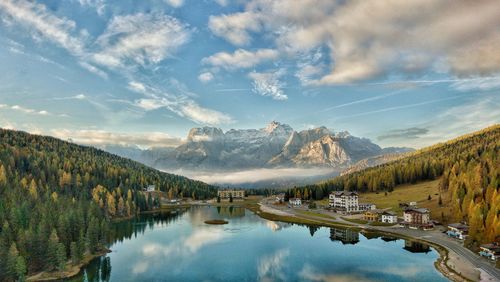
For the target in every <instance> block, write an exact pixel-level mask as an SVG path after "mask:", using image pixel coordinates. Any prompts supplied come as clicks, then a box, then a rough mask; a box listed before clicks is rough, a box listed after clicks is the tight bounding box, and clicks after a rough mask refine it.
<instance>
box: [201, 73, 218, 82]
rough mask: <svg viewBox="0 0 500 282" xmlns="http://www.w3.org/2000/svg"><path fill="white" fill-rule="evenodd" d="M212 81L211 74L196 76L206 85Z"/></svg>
mask: <svg viewBox="0 0 500 282" xmlns="http://www.w3.org/2000/svg"><path fill="white" fill-rule="evenodd" d="M213 79H214V75H213V74H212V73H211V72H203V73H200V75H198V80H199V81H201V82H203V83H207V82H209V81H212V80H213Z"/></svg>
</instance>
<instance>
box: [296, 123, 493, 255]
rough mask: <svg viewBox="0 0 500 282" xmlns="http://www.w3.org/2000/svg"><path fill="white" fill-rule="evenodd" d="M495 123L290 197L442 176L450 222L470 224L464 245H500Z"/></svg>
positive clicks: (384, 187) (319, 196)
mask: <svg viewBox="0 0 500 282" xmlns="http://www.w3.org/2000/svg"><path fill="white" fill-rule="evenodd" d="M499 151H500V125H495V126H492V127H489V128H486V129H484V130H481V131H478V132H475V133H472V134H468V135H465V136H462V137H459V138H457V139H454V140H451V141H448V142H446V143H442V144H437V145H434V146H431V147H428V148H425V149H422V150H419V151H416V152H414V153H412V154H410V155H409V156H407V157H405V158H403V159H400V160H397V161H394V162H390V163H387V164H384V165H380V166H377V167H373V168H368V169H365V170H362V171H359V172H355V173H351V174H347V175H343V176H339V177H336V178H334V179H332V180H330V181H327V182H324V183H320V184H317V185H309V186H305V187H300V188H295V189H292V190H290V191H289V192H288V194H290V195H297V194H298V195H299V196H301V197H305V196H306V198H307V197H311V198H313V199H322V198H323V197H324V196H326V195H328V193H330V192H331V191H335V190H351V191H359V192H367V191H388V192H390V191H392V190H393V189H394V187H395V186H397V185H400V184H408V183H416V182H417V181H423V180H431V179H435V178H437V177H442V181H441V187H440V189H442V191H445V192H448V193H450V195H451V199H452V203H451V205H452V207H451V209H452V211H451V214H452V215H453V218H450V219H449V220H450V221H462V220H464V221H466V222H468V223H469V225H470V236H469V239H468V242H467V243H468V244H470V245H477V244H479V243H483V242H491V241H494V240H496V241H500V218H499V213H500V191H499V187H500V152H499Z"/></svg>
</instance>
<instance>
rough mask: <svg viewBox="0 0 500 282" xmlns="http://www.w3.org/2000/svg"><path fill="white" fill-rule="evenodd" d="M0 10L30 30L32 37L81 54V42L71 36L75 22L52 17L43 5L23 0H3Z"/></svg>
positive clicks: (82, 46) (0, 2)
mask: <svg viewBox="0 0 500 282" xmlns="http://www.w3.org/2000/svg"><path fill="white" fill-rule="evenodd" d="M0 9H1V10H2V11H3V12H5V13H6V14H7V15H8V16H9V17H11V18H13V19H15V20H16V21H18V22H20V23H22V24H23V25H24V26H26V27H28V28H30V30H31V32H33V33H34V34H33V35H34V36H36V35H41V36H42V37H43V38H47V39H48V40H50V41H52V42H54V43H56V44H58V45H59V46H60V47H63V48H64V49H66V50H68V51H70V52H71V53H73V54H77V55H80V54H82V53H83V50H84V45H83V43H82V41H81V40H80V39H79V38H77V37H74V36H73V35H72V33H73V32H74V30H75V28H76V24H75V22H74V21H72V20H68V19H66V18H63V19H61V18H59V17H56V16H54V15H52V14H51V13H50V12H49V11H47V8H46V7H45V6H44V5H41V4H36V3H33V2H28V1H24V0H20V1H12V0H5V1H0Z"/></svg>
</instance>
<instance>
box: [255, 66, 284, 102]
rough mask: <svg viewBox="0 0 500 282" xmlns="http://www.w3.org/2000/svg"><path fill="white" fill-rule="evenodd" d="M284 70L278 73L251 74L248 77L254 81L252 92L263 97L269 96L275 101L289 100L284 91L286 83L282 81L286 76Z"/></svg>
mask: <svg viewBox="0 0 500 282" xmlns="http://www.w3.org/2000/svg"><path fill="white" fill-rule="evenodd" d="M284 73H285V71H284V69H280V70H278V71H276V72H255V71H253V72H251V73H249V74H248V77H249V78H250V79H252V80H253V82H252V86H253V88H252V91H253V92H254V93H257V94H259V95H261V96H268V97H271V98H273V99H274V100H278V101H283V100H287V99H288V96H287V95H286V94H285V92H284V91H283V87H285V83H284V82H282V81H281V80H280V78H281V77H282V76H283V75H284Z"/></svg>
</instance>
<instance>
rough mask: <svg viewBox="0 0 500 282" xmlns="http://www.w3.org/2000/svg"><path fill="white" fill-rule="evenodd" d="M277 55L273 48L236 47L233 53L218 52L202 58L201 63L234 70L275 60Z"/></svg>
mask: <svg viewBox="0 0 500 282" xmlns="http://www.w3.org/2000/svg"><path fill="white" fill-rule="evenodd" d="M278 56H279V53H278V51H276V50H273V49H258V50H256V51H255V52H250V51H247V50H244V49H238V50H236V51H235V52H234V53H233V54H230V53H226V52H219V53H216V54H214V55H212V56H210V57H207V58H203V60H202V63H203V64H207V65H212V66H214V67H221V68H224V69H227V70H234V69H240V68H251V67H254V66H256V65H258V64H260V63H263V62H265V61H270V60H275V59H277V58H278Z"/></svg>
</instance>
